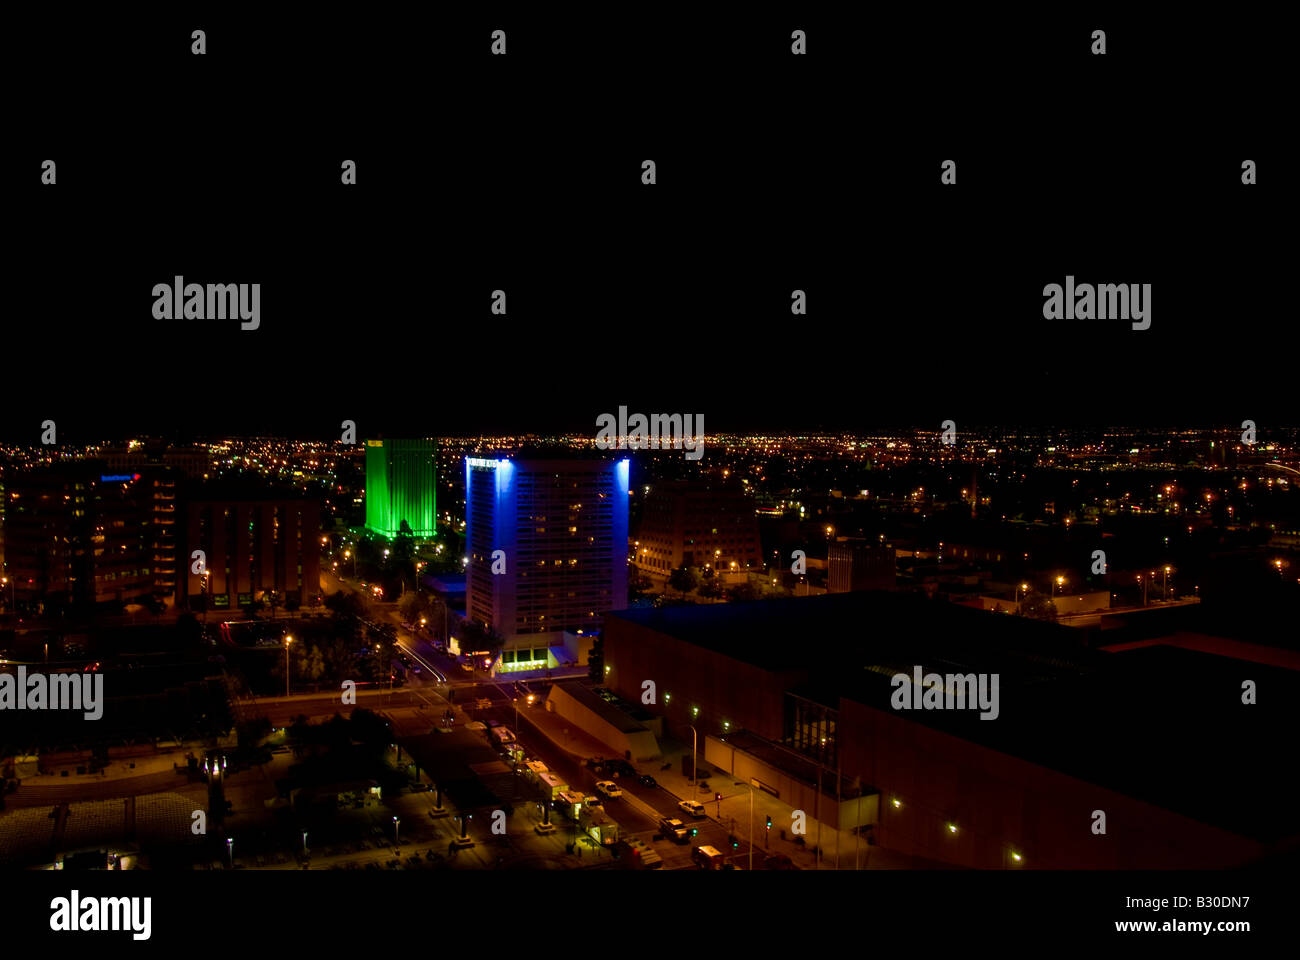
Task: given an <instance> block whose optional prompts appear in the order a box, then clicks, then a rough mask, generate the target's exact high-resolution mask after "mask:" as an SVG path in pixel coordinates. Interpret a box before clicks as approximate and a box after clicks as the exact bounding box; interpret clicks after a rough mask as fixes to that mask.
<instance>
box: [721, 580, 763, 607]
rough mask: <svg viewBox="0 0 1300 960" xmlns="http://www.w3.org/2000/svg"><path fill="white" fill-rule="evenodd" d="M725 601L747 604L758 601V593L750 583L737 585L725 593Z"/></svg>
mask: <svg viewBox="0 0 1300 960" xmlns="http://www.w3.org/2000/svg"><path fill="white" fill-rule="evenodd" d="M727 599H728V600H730V601H731V602H732V603H748V602H749V601H751V600H756V599H758V592H757V591H756V590H755V589H754V585H753V584H752V583H748V582H746V583H738V584H736V585H735V586H734V587H732V588H731V589H730V590H728V591H727Z"/></svg>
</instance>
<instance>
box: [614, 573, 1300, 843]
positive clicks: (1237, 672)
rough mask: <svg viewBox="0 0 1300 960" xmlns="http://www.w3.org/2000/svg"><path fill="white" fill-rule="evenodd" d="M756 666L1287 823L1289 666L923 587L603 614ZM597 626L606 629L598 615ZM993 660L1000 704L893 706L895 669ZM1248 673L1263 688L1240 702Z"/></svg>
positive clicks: (1203, 807) (1131, 790)
mask: <svg viewBox="0 0 1300 960" xmlns="http://www.w3.org/2000/svg"><path fill="white" fill-rule="evenodd" d="M609 620H610V622H611V623H612V622H615V621H619V620H622V621H626V622H630V623H637V624H641V625H644V626H646V627H649V628H651V629H654V630H658V631H661V632H663V633H666V634H669V635H671V636H674V637H676V638H678V639H680V640H683V641H685V642H688V643H692V644H696V645H698V646H701V647H705V648H708V649H711V650H715V651H717V652H718V653H721V654H723V655H725V656H728V657H732V658H734V659H737V660H741V661H744V662H748V663H752V664H754V665H756V666H759V667H762V668H764V669H768V670H772V671H779V672H793V673H801V674H803V675H804V677H806V681H805V682H802V683H799V684H798V685H796V686H794V687H793V688H792V689H791V690H790V691H789V692H790V693H792V694H796V695H799V696H802V697H805V698H808V699H811V700H815V701H817V702H820V703H823V704H826V705H828V706H832V707H837V706H842V702H843V701H844V700H852V701H854V702H857V703H861V704H864V705H867V706H870V707H873V708H875V709H879V710H883V711H887V712H894V713H898V714H901V715H902V716H903V717H904V718H905V719H907V720H909V721H912V722H915V723H920V724H923V725H925V726H927V727H931V728H934V729H938V730H942V731H944V732H947V733H950V734H952V735H953V736H957V737H960V738H962V739H964V740H968V741H971V742H973V743H978V744H980V745H983V746H986V747H988V748H990V749H993V750H997V751H999V752H1002V753H1005V754H1009V755H1012V756H1016V757H1020V758H1022V759H1025V760H1028V761H1030V762H1032V763H1035V764H1039V765H1041V766H1043V767H1047V768H1050V769H1053V770H1057V771H1059V772H1061V773H1065V774H1068V775H1070V776H1074V777H1077V778H1079V779H1081V780H1084V781H1086V782H1089V783H1093V784H1097V785H1099V786H1103V787H1107V788H1110V789H1113V790H1115V791H1116V792H1118V793H1121V794H1124V795H1126V796H1130V797H1134V798H1136V799H1140V800H1144V801H1147V802H1149V803H1152V804H1154V805H1157V806H1160V807H1163V808H1165V809H1169V810H1174V811H1177V812H1179V813H1183V814H1184V815H1186V816H1189V817H1192V818H1194V819H1196V820H1199V821H1201V822H1204V823H1209V824H1214V825H1217V826H1221V827H1223V828H1224V829H1228V830H1231V831H1233V832H1235V833H1238V834H1240V835H1243V836H1251V837H1254V838H1256V839H1259V840H1261V841H1262V842H1272V841H1274V840H1277V839H1280V838H1282V837H1284V836H1287V835H1289V834H1290V833H1292V832H1294V828H1293V827H1292V826H1291V825H1290V824H1291V817H1290V813H1289V810H1288V809H1287V808H1286V807H1285V806H1284V803H1285V802H1286V801H1284V798H1286V797H1288V796H1289V791H1288V789H1287V788H1288V785H1289V781H1290V778H1291V772H1290V770H1289V766H1290V764H1289V762H1288V761H1287V760H1286V757H1287V756H1288V755H1289V751H1290V750H1291V748H1290V747H1287V746H1286V745H1285V744H1286V742H1288V740H1289V738H1288V734H1290V733H1291V732H1292V731H1294V729H1295V721H1294V714H1293V713H1292V712H1291V711H1293V709H1294V704H1295V703H1296V702H1300V672H1297V671H1295V670H1288V669H1285V668H1284V667H1281V666H1276V665H1271V664H1268V663H1260V662H1249V661H1247V660H1240V659H1233V658H1231V657H1228V656H1222V655H1216V654H1215V653H1213V652H1206V651H1203V650H1199V651H1198V650H1192V649H1183V648H1180V647H1175V646H1172V645H1168V644H1160V643H1155V644H1144V645H1141V646H1135V647H1133V648H1129V649H1123V650H1119V651H1104V650H1098V649H1092V648H1090V647H1088V646H1087V640H1088V635H1087V633H1086V632H1083V631H1078V630H1074V629H1072V628H1070V627H1064V626H1059V625H1057V624H1052V623H1047V622H1041V621H1033V620H1027V619H1022V618H1019V617H1014V616H1010V615H1007V614H997V613H991V612H987V611H980V610H974V609H971V608H968V607H962V606H957V605H953V604H949V603H945V602H943V601H933V600H929V599H927V598H925V597H923V596H919V595H915V594H898V593H884V592H859V593H847V594H832V595H827V596H820V597H810V598H793V599H780V600H767V601H759V602H756V603H750V604H718V605H710V606H698V607H672V608H665V609H661V610H650V611H641V610H635V611H622V612H619V613H616V614H611V615H610V617H609ZM606 629H607V631H608V629H609V627H608V625H607V628H606ZM917 666H920V667H921V668H922V672H923V673H926V674H928V673H938V674H950V673H951V674H968V673H975V674H994V673H996V674H998V676H999V690H998V715H997V717H996V719H989V720H983V719H981V717H980V713H981V711H980V710H979V709H978V708H976V709H967V710H955V709H954V710H925V709H922V710H916V709H909V710H906V711H903V710H895V708H894V707H893V706H892V703H891V699H892V697H893V696H894V694H895V692H896V690H897V689H898V688H897V687H896V686H895V685H894V684H893V683H892V682H891V680H892V677H893V675H894V674H896V673H905V674H907V675H909V676H910V675H911V674H912V673H913V670H914V668H915V667H917ZM1246 680H1252V681H1254V682H1255V683H1256V685H1257V689H1258V691H1259V694H1258V697H1259V702H1258V703H1257V704H1255V705H1249V706H1248V705H1245V704H1243V703H1242V684H1243V682H1244V681H1246Z"/></svg>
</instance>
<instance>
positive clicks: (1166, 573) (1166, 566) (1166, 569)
mask: <svg viewBox="0 0 1300 960" xmlns="http://www.w3.org/2000/svg"><path fill="white" fill-rule="evenodd" d="M1164 594H1165V602H1166V603H1168V602H1169V565H1168V564H1165V582H1164Z"/></svg>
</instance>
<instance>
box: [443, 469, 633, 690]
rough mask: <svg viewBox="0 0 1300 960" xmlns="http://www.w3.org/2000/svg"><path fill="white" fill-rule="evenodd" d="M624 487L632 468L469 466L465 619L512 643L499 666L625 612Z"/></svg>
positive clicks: (539, 654) (532, 659)
mask: <svg viewBox="0 0 1300 960" xmlns="http://www.w3.org/2000/svg"><path fill="white" fill-rule="evenodd" d="M628 482H629V463H628V461H627V460H626V459H624V460H616V461H613V460H582V459H573V460H564V459H556V460H527V459H515V460H508V459H483V458H477V457H468V458H466V460H465V491H466V497H465V500H466V552H467V570H466V574H467V606H468V611H467V612H468V615H469V616H470V617H471V618H472V619H474V620H476V621H478V622H479V623H482V624H485V625H487V626H489V627H491V628H492V629H493V630H495V631H496V632H497V633H499V634H500V635H502V636H503V637H505V638H507V640H508V641H509V642H508V643H507V646H506V650H505V653H504V654H503V659H504V658H505V657H506V656H508V657H509V659H508V660H506V661H505V663H504V664H503V666H505V667H506V668H509V667H511V666H514V667H517V666H519V665H520V663H521V662H522V663H525V664H533V663H541V664H542V665H545V662H546V659H547V658H546V656H545V651H546V647H547V646H549V645H550V644H551V643H553V642H558V641H559V640H560V637H561V635H562V634H563V633H564V632H566V631H568V632H572V633H577V632H579V631H580V632H582V633H583V634H591V633H595V632H598V631H599V630H600V629H601V626H602V625H603V623H604V618H605V614H607V613H608V612H609V611H611V610H618V609H622V608H623V607H625V606H626V605H627V568H628V563H627V543H628V539H627V532H628ZM519 651H527V652H526V653H524V654H523V656H524V657H525V659H524V660H523V661H520V660H519V655H520V653H519Z"/></svg>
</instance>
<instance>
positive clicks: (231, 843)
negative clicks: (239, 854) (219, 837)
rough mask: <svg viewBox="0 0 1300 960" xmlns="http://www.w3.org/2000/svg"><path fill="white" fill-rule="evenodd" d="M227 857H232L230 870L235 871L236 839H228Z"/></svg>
mask: <svg viewBox="0 0 1300 960" xmlns="http://www.w3.org/2000/svg"><path fill="white" fill-rule="evenodd" d="M226 856H228V857H230V869H231V870H233V869H235V838H234V837H226Z"/></svg>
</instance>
